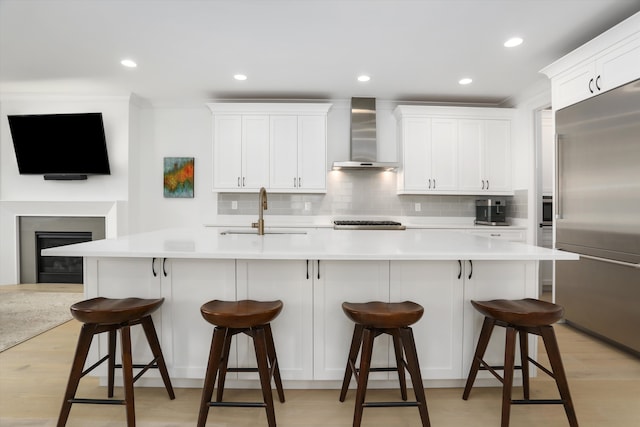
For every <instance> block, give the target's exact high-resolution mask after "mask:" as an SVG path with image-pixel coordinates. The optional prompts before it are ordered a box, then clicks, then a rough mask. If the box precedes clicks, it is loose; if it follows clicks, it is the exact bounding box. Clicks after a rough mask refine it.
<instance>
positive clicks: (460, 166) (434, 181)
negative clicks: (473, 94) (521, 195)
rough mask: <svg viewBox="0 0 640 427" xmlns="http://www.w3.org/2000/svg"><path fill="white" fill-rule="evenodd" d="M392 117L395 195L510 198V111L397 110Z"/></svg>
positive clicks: (495, 109) (399, 108)
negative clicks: (400, 162)
mask: <svg viewBox="0 0 640 427" xmlns="http://www.w3.org/2000/svg"><path fill="white" fill-rule="evenodd" d="M395 115H396V118H397V119H398V123H399V125H398V140H399V144H398V147H399V151H400V156H399V157H400V158H401V159H402V160H403V165H402V167H401V168H400V170H399V173H398V193H399V194H472V195H476V194H477V195H512V194H513V190H512V187H511V165H512V162H511V136H512V135H511V121H512V118H513V110H510V109H505V108H473V107H415V106H403V105H401V106H398V107H397V108H396V110H395Z"/></svg>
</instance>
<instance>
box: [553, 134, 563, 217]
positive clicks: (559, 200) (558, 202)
mask: <svg viewBox="0 0 640 427" xmlns="http://www.w3.org/2000/svg"><path fill="white" fill-rule="evenodd" d="M561 139H562V138H561V136H560V135H559V134H556V159H555V160H556V170H555V172H556V194H555V195H554V196H555V203H554V204H553V205H554V208H555V219H562V208H561V205H562V195H561V193H560V188H561V187H562V185H561V184H562V182H561V178H560V161H561V160H562V159H561V158H560V140H561Z"/></svg>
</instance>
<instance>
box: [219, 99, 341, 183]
mask: <svg viewBox="0 0 640 427" xmlns="http://www.w3.org/2000/svg"><path fill="white" fill-rule="evenodd" d="M207 105H208V106H209V108H210V109H211V111H212V112H213V128H214V129H213V169H214V170H213V190H214V191H218V192H244V191H247V192H248V191H255V190H257V189H259V188H260V187H265V188H266V189H267V190H271V191H277V192H307V193H309V192H324V191H326V173H327V156H326V150H327V140H326V133H327V131H326V117H327V112H328V111H329V108H330V107H331V104H310V103H306V104H285V103H283V104H272V103H264V104H253V103H215V104H207Z"/></svg>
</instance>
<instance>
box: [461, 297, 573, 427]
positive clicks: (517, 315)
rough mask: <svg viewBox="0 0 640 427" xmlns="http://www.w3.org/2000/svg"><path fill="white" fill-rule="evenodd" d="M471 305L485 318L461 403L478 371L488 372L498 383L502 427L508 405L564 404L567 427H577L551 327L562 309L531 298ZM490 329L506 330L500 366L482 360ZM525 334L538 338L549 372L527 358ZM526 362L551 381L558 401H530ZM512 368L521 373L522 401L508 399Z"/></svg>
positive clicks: (511, 384) (561, 314)
mask: <svg viewBox="0 0 640 427" xmlns="http://www.w3.org/2000/svg"><path fill="white" fill-rule="evenodd" d="M471 304H472V305H473V306H474V307H475V308H476V310H478V311H479V312H480V313H482V314H483V315H484V316H485V318H484V323H483V325H482V330H481V332H480V337H479V339H478V345H477V347H476V351H475V355H474V357H473V362H472V363H471V369H470V371H469V377H468V378H467V384H466V386H465V389H464V393H463V395H462V398H463V399H464V400H467V399H468V398H469V393H471V388H472V387H473V383H474V381H475V379H476V375H477V374H478V370H488V371H489V372H491V373H492V374H493V375H494V376H495V377H496V378H497V379H498V380H499V381H501V382H502V424H501V425H502V427H507V426H508V425H509V416H510V410H511V404H562V405H564V410H565V412H566V414H567V418H568V420H569V425H571V426H572V427H577V426H578V420H577V418H576V413H575V410H574V407H573V402H572V400H571V394H570V393H569V385H568V383H567V377H566V375H565V372H564V368H563V366H562V359H561V358H560V350H559V348H558V343H557V341H556V336H555V333H554V331H553V327H552V326H551V325H552V324H554V323H556V322H557V321H558V320H560V319H562V316H563V315H564V308H563V307H562V306H559V305H557V304H553V303H550V302H546V301H540V300H537V299H531V298H527V299H520V300H492V301H471ZM494 326H502V327H504V328H506V340H505V355H504V366H489V364H488V363H487V362H485V361H484V360H483V357H484V353H485V350H486V349H487V345H488V344H489V340H490V338H491V332H492V331H493V327H494ZM516 333H518V334H519V337H520V358H521V366H515V364H514V363H515V362H514V359H515V346H516ZM528 334H534V335H538V336H541V337H542V340H543V342H544V346H545V348H546V351H547V355H548V358H549V363H550V364H551V369H552V370H548V369H547V368H545V367H544V366H542V365H541V364H540V363H538V362H537V361H536V360H534V359H533V358H531V357H529V346H528V340H527V338H528ZM529 362H531V363H533V364H534V365H535V366H537V367H538V368H540V370H542V371H543V372H544V373H546V374H547V375H549V376H551V377H552V378H554V379H555V381H556V386H557V387H558V391H559V393H560V397H561V398H560V399H530V393H529ZM514 369H520V370H522V387H523V394H524V399H522V400H512V399H511V389H512V386H513V372H514ZM496 370H502V371H503V375H502V376H500V375H499V374H498V373H497V372H496Z"/></svg>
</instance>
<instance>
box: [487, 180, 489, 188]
mask: <svg viewBox="0 0 640 427" xmlns="http://www.w3.org/2000/svg"><path fill="white" fill-rule="evenodd" d="M488 189H489V180H487V190H488Z"/></svg>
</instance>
